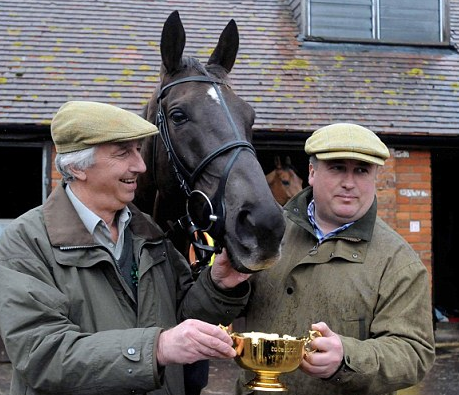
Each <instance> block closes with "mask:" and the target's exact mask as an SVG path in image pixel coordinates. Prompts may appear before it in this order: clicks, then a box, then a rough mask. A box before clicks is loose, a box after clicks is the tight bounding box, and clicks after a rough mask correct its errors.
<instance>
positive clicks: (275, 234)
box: [236, 208, 284, 255]
mask: <svg viewBox="0 0 459 395" xmlns="http://www.w3.org/2000/svg"><path fill="white" fill-rule="evenodd" d="M283 230H284V227H283V223H282V224H279V223H277V222H273V216H272V215H269V213H268V212H266V211H264V210H259V209H257V208H254V210H253V211H251V210H241V211H239V213H238V216H237V220H236V235H237V237H238V239H239V241H240V243H241V244H242V245H243V246H244V247H245V248H246V249H247V250H251V251H253V250H260V251H262V252H264V253H267V254H268V255H269V254H271V252H272V251H273V250H275V251H277V249H278V246H279V240H280V238H281V234H282V233H283Z"/></svg>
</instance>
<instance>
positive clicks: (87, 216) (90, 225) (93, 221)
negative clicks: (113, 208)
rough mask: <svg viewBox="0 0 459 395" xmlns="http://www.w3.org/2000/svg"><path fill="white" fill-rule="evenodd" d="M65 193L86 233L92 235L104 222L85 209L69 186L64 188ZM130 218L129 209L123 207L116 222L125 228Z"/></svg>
mask: <svg viewBox="0 0 459 395" xmlns="http://www.w3.org/2000/svg"><path fill="white" fill-rule="evenodd" d="M65 192H66V193H67V196H68V197H69V200H70V202H71V203H72V204H73V207H75V211H76V212H77V214H78V216H79V217H80V218H81V221H82V222H83V224H84V226H85V227H86V229H87V230H88V232H89V233H91V234H92V235H94V231H95V229H96V226H97V225H98V224H99V223H102V224H105V222H104V220H103V219H102V218H100V217H99V216H98V215H97V214H95V213H94V212H93V211H91V210H90V209H89V208H88V207H86V206H85V205H84V204H83V203H82V202H81V200H80V199H78V198H77V196H76V195H75V194H74V193H73V191H72V188H71V187H70V185H67V187H66V188H65ZM131 216H132V214H131V211H130V210H129V208H127V207H124V208H123V209H122V210H121V211H120V213H119V219H118V221H119V223H124V224H125V226H127V224H128V223H129V221H130V220H131Z"/></svg>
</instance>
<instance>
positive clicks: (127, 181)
mask: <svg viewBox="0 0 459 395" xmlns="http://www.w3.org/2000/svg"><path fill="white" fill-rule="evenodd" d="M120 181H121V182H122V183H124V184H135V178H122V179H121V180H120Z"/></svg>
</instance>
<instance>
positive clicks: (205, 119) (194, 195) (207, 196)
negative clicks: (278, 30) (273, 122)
mask: <svg viewBox="0 0 459 395" xmlns="http://www.w3.org/2000/svg"><path fill="white" fill-rule="evenodd" d="M238 46H239V34H238V29H237V26H236V23H235V22H234V20H231V21H230V22H229V23H228V24H227V26H226V27H225V29H224V30H223V31H222V33H221V35H220V38H219V41H218V44H217V46H216V47H215V49H214V50H213V52H212V54H211V56H210V58H209V59H208V61H207V64H205V65H204V64H201V63H200V61H199V60H197V59H196V58H193V57H187V56H183V51H184V48H185V30H184V28H183V25H182V22H181V19H180V16H179V13H178V12H177V11H174V12H173V13H172V14H170V16H169V17H168V18H167V20H166V22H165V24H164V26H163V31H162V36H161V58H162V64H161V70H160V83H159V85H158V86H157V87H156V89H155V91H154V93H153V95H152V98H151V100H150V101H149V103H148V104H147V106H146V108H145V111H144V117H145V118H146V119H147V120H149V121H150V122H152V123H155V124H156V125H157V126H158V128H159V129H160V135H156V136H153V137H151V138H150V139H149V140H148V141H146V142H145V144H144V146H143V153H142V154H143V157H144V159H145V162H146V164H147V172H146V173H144V174H143V175H142V177H140V178H139V181H138V189H137V196H136V199H135V203H136V204H137V206H138V207H139V208H140V209H142V210H143V211H146V212H149V213H151V212H152V211H153V216H154V218H155V220H156V221H157V222H158V224H159V225H160V226H161V227H162V228H163V229H164V230H165V231H169V230H171V229H175V228H176V227H177V224H180V227H181V228H184V229H185V230H187V231H188V234H189V235H191V236H193V235H196V234H198V233H199V232H201V231H206V232H207V233H208V234H210V235H211V236H212V238H213V239H214V240H215V242H216V245H217V247H215V249H216V250H217V251H218V248H223V247H224V248H226V250H227V252H228V256H229V257H230V260H231V263H232V265H233V267H235V268H236V269H237V270H239V271H241V272H256V271H259V270H263V269H265V268H268V267H270V266H271V265H273V264H274V263H276V262H277V260H278V259H279V257H280V244H281V238H282V235H283V233H284V230H285V223H284V220H283V217H282V210H281V207H280V205H279V204H278V203H277V202H276V201H275V200H274V198H273V195H272V193H271V191H270V189H269V187H268V184H267V182H266V178H265V176H264V172H263V170H262V168H261V165H260V163H259V162H258V160H257V157H256V154H255V150H254V148H253V146H252V144H251V140H252V126H253V123H254V120H255V113H254V110H253V109H252V107H251V106H250V105H249V104H248V103H246V102H245V101H244V100H243V99H241V98H240V97H239V96H238V95H237V94H236V93H235V92H234V91H233V90H232V89H231V87H230V84H229V79H228V74H229V72H230V71H231V69H232V67H233V65H234V62H235V60H236V55H237V51H238ZM153 201H154V206H153ZM170 237H171V239H172V241H173V242H174V243H175V244H176V246H177V247H178V248H179V250H180V251H182V252H186V243H187V242H186V241H185V240H184V238H183V236H180V235H179V234H174V233H171V236H170ZM194 242H195V244H196V245H195V247H196V246H199V245H203V248H205V247H206V245H205V243H201V242H202V240H201V239H200V240H198V241H196V240H194ZM215 249H214V250H215ZM212 252H213V251H212Z"/></svg>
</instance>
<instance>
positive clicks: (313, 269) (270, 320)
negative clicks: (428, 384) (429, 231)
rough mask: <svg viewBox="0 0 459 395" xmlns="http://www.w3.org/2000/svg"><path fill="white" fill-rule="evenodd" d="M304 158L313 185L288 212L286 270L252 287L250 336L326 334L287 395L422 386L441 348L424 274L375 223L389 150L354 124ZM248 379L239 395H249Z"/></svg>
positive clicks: (320, 140) (316, 140)
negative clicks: (378, 179) (437, 347)
mask: <svg viewBox="0 0 459 395" xmlns="http://www.w3.org/2000/svg"><path fill="white" fill-rule="evenodd" d="M305 149H306V153H307V154H309V155H310V164H309V184H310V186H308V187H307V188H305V189H304V190H303V191H301V192H300V193H299V194H298V195H296V196H295V197H293V198H292V199H291V200H290V201H289V202H288V203H287V205H286V206H284V208H285V211H284V213H285V217H286V220H287V228H286V232H285V234H284V238H283V242H282V251H283V256H282V259H281V261H280V262H279V264H278V265H276V266H275V267H272V268H271V269H268V270H267V271H265V272H263V273H260V274H259V275H257V277H256V278H255V277H253V278H251V280H250V281H251V282H252V286H253V295H252V297H251V299H250V301H249V304H248V308H247V312H246V327H245V328H244V330H245V331H262V332H267V333H278V334H279V335H283V334H288V335H291V336H304V335H306V334H307V332H308V330H309V329H311V327H312V329H314V330H318V331H320V332H321V334H322V337H318V338H316V339H315V340H313V341H312V343H311V346H312V347H313V348H315V349H316V350H317V351H316V352H315V353H310V354H306V355H305V356H304V358H303V360H302V362H301V364H300V366H299V369H297V370H296V371H294V372H292V373H287V374H284V375H282V376H281V380H282V381H283V382H284V383H285V384H286V385H287V387H288V388H289V393H292V394H305V395H329V394H330V395H331V394H353V395H356V394H359V395H363V394H371V395H375V394H393V393H395V392H396V391H397V390H398V389H401V388H405V387H409V386H412V385H414V384H416V383H418V382H419V381H421V380H422V379H423V377H424V376H425V374H426V372H427V371H428V370H429V369H430V368H431V367H432V365H433V362H434V359H435V348H434V336H433V321H432V305H431V296H430V287H429V278H428V274H427V270H426V268H425V266H424V265H423V263H422V262H421V261H420V259H419V257H418V255H417V254H416V253H415V251H414V250H413V249H412V248H411V247H410V246H409V245H408V243H407V242H406V241H405V240H404V239H403V238H402V237H401V236H399V235H398V234H397V233H396V232H395V231H394V230H393V229H391V228H390V227H389V226H388V225H387V224H386V223H385V222H384V221H383V220H382V219H381V218H379V217H378V216H377V202H376V176H377V171H378V168H379V167H380V166H382V165H383V164H384V161H385V159H387V158H388V157H389V150H388V149H387V147H386V146H385V145H384V144H383V143H382V141H381V140H380V139H379V138H378V137H377V136H376V135H375V134H374V133H373V132H372V131H370V130H368V129H366V128H363V127H361V126H359V125H354V124H333V125H329V126H326V127H324V128H321V129H319V130H317V131H316V132H314V133H313V134H312V136H311V137H310V138H309V139H308V140H307V141H306V146H305ZM252 280H253V281H252ZM249 378H251V375H250V374H249V373H247V372H245V373H244V374H243V376H242V377H241V378H240V381H239V383H238V385H237V393H238V394H242V393H243V394H247V393H251V390H250V389H248V388H246V387H244V384H245V382H246V381H247V380H248V379H249Z"/></svg>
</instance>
